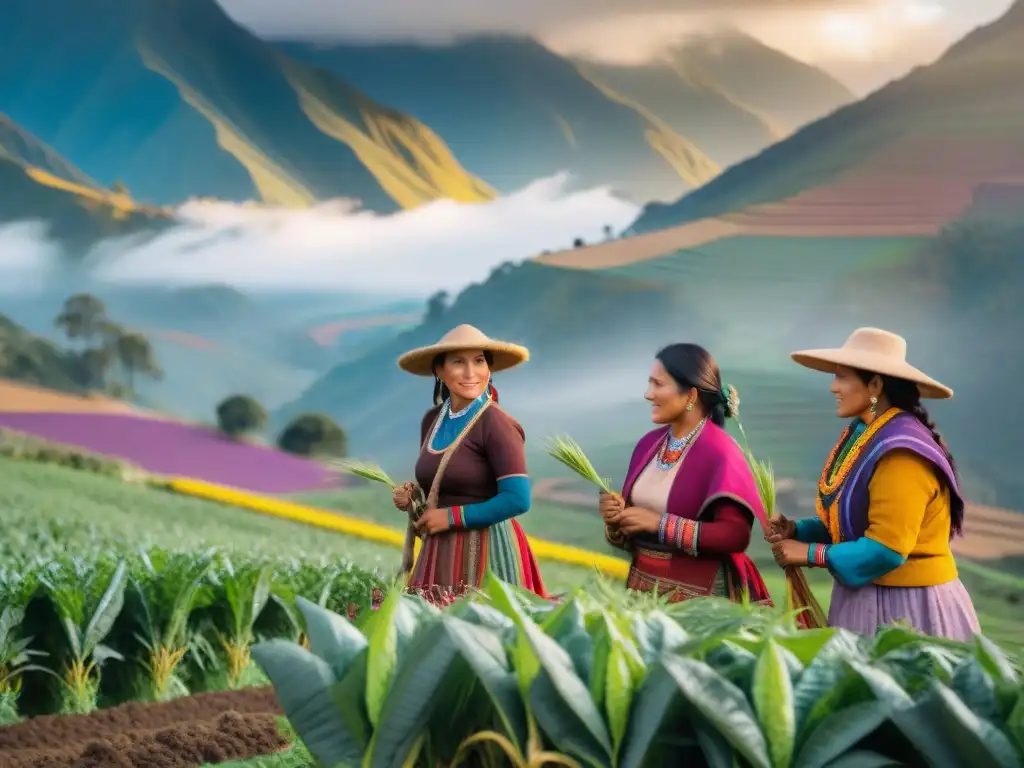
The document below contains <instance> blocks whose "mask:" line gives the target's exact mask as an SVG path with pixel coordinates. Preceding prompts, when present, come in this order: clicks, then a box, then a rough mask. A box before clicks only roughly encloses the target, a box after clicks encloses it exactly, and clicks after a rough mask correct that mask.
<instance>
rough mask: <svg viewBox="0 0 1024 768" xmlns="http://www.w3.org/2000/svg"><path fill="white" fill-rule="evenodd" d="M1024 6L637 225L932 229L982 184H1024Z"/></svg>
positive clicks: (656, 208)
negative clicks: (715, 220) (712, 221)
mask: <svg viewBox="0 0 1024 768" xmlns="http://www.w3.org/2000/svg"><path fill="white" fill-rule="evenodd" d="M1021 16H1024V11H1021V6H1020V4H1018V5H1016V6H1014V8H1012V9H1011V10H1010V12H1009V13H1007V14H1006V15H1005V16H1004V17H1003V18H1001V19H999V20H997V21H996V22H994V23H993V24H992V25H990V26H989V27H987V28H986V29H982V30H979V31H977V32H975V33H973V34H972V35H969V36H968V37H967V38H965V39H964V40H963V41H962V42H961V43H959V44H958V45H955V46H953V47H952V48H951V49H950V50H949V51H948V52H947V54H946V55H945V56H943V57H942V58H940V59H939V60H938V61H937V62H935V63H934V64H932V65H930V66H927V67H921V68H918V69H917V70H915V71H914V72H912V73H911V74H909V75H907V76H906V77H905V78H903V79H902V80H900V81H897V82H894V83H891V84H890V85H888V86H886V87H885V88H882V89H881V90H879V91H877V92H875V93H873V94H871V95H870V96H868V97H867V98H866V99H864V100H863V101H860V102H857V103H856V104H852V105H850V106H847V107H843V108H841V109H839V110H838V111H837V112H835V113H834V114H832V115H830V116H828V117H826V118H823V119H822V120H819V121H817V122H815V123H813V124H811V125H809V126H807V127H805V128H803V129H802V130H800V131H798V132H797V133H796V134H794V135H793V136H791V137H790V138H789V139H787V140H786V141H784V142H781V143H780V144H777V145H775V146H773V147H771V148H769V149H768V150H766V151H765V152H763V153H762V154H760V155H758V156H757V157H754V158H751V159H750V160H748V161H746V162H744V163H741V164H740V165H737V166H735V167H733V168H730V169H729V170H728V171H727V172H725V173H723V174H722V175H721V176H719V177H718V178H717V179H715V180H714V181H713V182H712V183H710V184H708V185H706V186H705V187H703V188H701V189H699V190H696V191H694V192H693V193H692V194H689V195H686V196H685V197H683V198H681V199H680V200H678V201H677V202H675V203H673V204H671V205H657V204H656V205H651V206H649V207H648V208H647V209H646V210H645V212H644V213H643V214H642V215H641V217H640V219H639V220H638V221H637V222H636V224H635V225H634V230H635V231H637V232H650V231H654V230H659V229H664V228H666V227H672V226H677V225H680V224H684V223H686V222H690V221H695V220H697V219H701V218H708V217H719V218H721V219H724V220H725V221H728V222H729V223H731V224H735V225H739V226H742V227H745V228H754V229H759V230H764V229H766V228H775V229H780V228H781V229H789V230H795V229H797V228H801V227H818V228H819V229H820V228H821V227H832V228H846V229H853V230H856V228H857V227H858V226H860V225H862V224H864V223H866V222H876V223H877V222H886V223H888V224H892V225H895V224H902V225H905V226H907V227H910V228H916V230H917V231H918V232H919V233H934V232H935V231H937V229H938V228H939V227H940V226H941V225H942V223H943V222H946V221H949V220H951V219H954V218H956V217H957V216H959V215H960V214H962V213H963V211H964V210H966V208H967V207H968V206H969V205H970V204H971V202H972V200H973V195H974V190H975V188H977V187H978V186H979V185H981V184H985V183H1000V184H1007V185H1016V184H1022V183H1024V98H1022V96H1024V46H1022V45H1021V42H1022V41H1024V22H1022V21H1021Z"/></svg>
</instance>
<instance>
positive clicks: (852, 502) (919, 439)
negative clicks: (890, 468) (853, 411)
mask: <svg viewBox="0 0 1024 768" xmlns="http://www.w3.org/2000/svg"><path fill="white" fill-rule="evenodd" d="M694 447H696V446H694ZM897 448H903V449H908V450H911V451H913V452H914V453H916V454H917V455H918V456H921V457H922V458H924V459H927V460H928V461H930V462H931V463H932V464H933V465H935V466H936V467H937V468H938V469H939V471H940V472H941V473H942V475H943V479H944V480H945V482H946V483H947V484H948V485H949V492H950V495H951V496H953V497H955V498H957V499H960V500H962V499H963V496H961V495H960V487H959V485H958V484H957V481H956V473H955V472H954V471H953V468H952V467H951V466H950V465H949V461H948V460H947V459H946V454H945V453H944V452H943V450H942V448H941V447H939V445H938V443H936V442H935V438H934V437H932V433H931V430H929V429H928V428H927V427H926V426H925V425H924V424H922V423H921V422H920V421H919V420H918V418H917V417H916V416H914V415H913V414H912V413H907V412H903V413H900V414H897V415H896V416H894V417H893V419H892V420H891V421H890V422H889V423H888V424H886V425H885V426H883V427H882V428H881V429H880V430H878V433H877V434H876V435H875V436H874V437H873V438H872V439H871V442H870V443H869V444H868V446H867V447H866V448H865V449H864V451H863V453H862V454H861V456H860V458H859V459H858V460H857V463H856V464H854V465H853V467H852V468H851V469H850V474H849V475H848V476H847V478H846V481H845V482H844V483H843V487H842V489H841V490H840V492H839V531H840V534H841V536H842V540H843V541H855V540H856V539H859V538H860V537H861V536H863V535H864V533H865V532H866V531H867V529H868V507H869V506H870V502H871V498H870V492H869V488H868V486H869V484H870V482H871V476H872V475H873V474H874V471H875V467H876V466H877V465H878V462H879V461H880V460H881V458H882V457H883V456H885V454H887V453H888V452H889V451H892V450H896V449H897ZM961 525H962V522H961V521H957V520H953V521H952V530H953V531H959V529H960V526H961Z"/></svg>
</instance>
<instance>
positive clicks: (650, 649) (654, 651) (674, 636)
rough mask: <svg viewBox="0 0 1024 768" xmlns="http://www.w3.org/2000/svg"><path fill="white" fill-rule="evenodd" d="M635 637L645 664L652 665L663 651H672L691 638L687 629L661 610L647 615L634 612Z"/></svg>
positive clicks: (633, 627)
mask: <svg viewBox="0 0 1024 768" xmlns="http://www.w3.org/2000/svg"><path fill="white" fill-rule="evenodd" d="M632 630H633V638H634V639H635V641H636V646H637V648H638V649H639V650H640V656H641V657H642V658H643V661H644V664H646V665H650V664H653V663H654V661H655V660H656V659H657V658H659V657H660V656H661V654H663V653H671V652H673V651H675V650H676V649H677V648H680V647H681V646H682V645H683V644H684V643H686V641H687V640H688V639H689V638H688V637H687V634H686V632H685V630H683V628H682V627H680V626H679V625H678V624H677V623H676V622H674V621H672V619H670V618H669V617H668V616H666V615H665V614H664V613H662V612H661V611H655V612H654V613H650V614H648V615H647V616H643V615H641V614H634V616H633V621H632Z"/></svg>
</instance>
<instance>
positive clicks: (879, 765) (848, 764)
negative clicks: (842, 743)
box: [828, 750, 903, 768]
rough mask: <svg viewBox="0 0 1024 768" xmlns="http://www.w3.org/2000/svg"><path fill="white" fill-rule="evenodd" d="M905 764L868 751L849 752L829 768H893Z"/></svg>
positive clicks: (833, 762)
mask: <svg viewBox="0 0 1024 768" xmlns="http://www.w3.org/2000/svg"><path fill="white" fill-rule="evenodd" d="M902 765H903V763H901V762H899V761H898V760H893V759H892V758H891V757H886V756H885V755H880V754H878V753H877V752H869V751H868V750H857V751H855V752H847V753H846V754H845V755H843V756H842V757H840V758H839V759H838V760H833V761H832V762H831V763H829V764H828V768H891V766H902Z"/></svg>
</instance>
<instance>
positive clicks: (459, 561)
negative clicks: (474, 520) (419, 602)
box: [407, 520, 548, 605]
mask: <svg viewBox="0 0 1024 768" xmlns="http://www.w3.org/2000/svg"><path fill="white" fill-rule="evenodd" d="M488 570H490V571H491V573H493V574H494V575H495V576H496V577H497V578H499V579H501V580H502V581H506V582H508V583H510V584H515V585H516V586H519V587H523V588H524V589H528V590H530V591H531V592H534V593H535V594H538V595H540V596H541V597H548V595H547V592H546V591H545V589H544V582H543V581H542V580H541V577H540V569H539V568H538V567H537V560H536V558H534V556H533V552H532V551H531V550H530V544H529V542H527V540H526V534H525V533H523V529H522V526H520V525H519V523H518V522H517V521H516V520H505V521H503V522H500V523H497V524H496V525H492V526H490V527H488V528H472V529H468V530H456V531H445V532H444V533H439V534H434V535H433V536H427V537H426V538H425V539H424V540H423V546H422V547H421V548H420V554H419V557H417V558H416V563H415V565H413V569H412V575H411V576H410V578H409V582H408V585H407V589H408V591H410V592H412V593H414V594H418V595H420V596H422V597H424V598H425V599H427V600H429V601H430V602H432V603H435V604H439V605H447V604H448V603H450V602H452V601H453V600H455V598H457V597H459V596H461V595H462V594H464V593H465V592H466V590H467V589H470V588H472V587H479V586H480V584H481V583H482V582H483V580H484V576H485V575H486V574H487V571H488Z"/></svg>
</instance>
